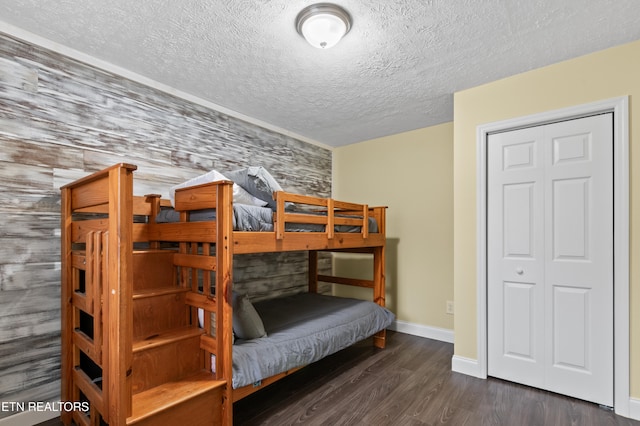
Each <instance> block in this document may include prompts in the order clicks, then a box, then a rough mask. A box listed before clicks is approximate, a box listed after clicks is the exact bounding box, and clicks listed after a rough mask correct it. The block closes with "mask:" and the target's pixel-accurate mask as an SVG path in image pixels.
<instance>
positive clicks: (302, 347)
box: [214, 293, 395, 389]
mask: <svg viewBox="0 0 640 426" xmlns="http://www.w3.org/2000/svg"><path fill="white" fill-rule="evenodd" d="M254 306H255V309H256V311H257V312H258V314H259V315H260V317H261V318H262V321H263V323H264V328H265V330H266V332H267V335H266V336H265V337H261V338H257V339H251V340H242V339H237V340H236V341H235V343H234V345H233V388H234V389H237V388H240V387H243V386H246V385H250V384H254V383H256V382H259V381H260V380H263V379H265V378H267V377H271V376H274V375H276V374H280V373H282V372H285V371H287V370H290V369H292V368H297V367H302V366H305V365H307V364H310V363H312V362H315V361H318V360H320V359H322V358H324V357H326V356H328V355H331V354H333V353H335V352H337V351H339V350H342V349H344V348H347V347H349V346H351V345H353V344H354V343H356V342H358V341H360V340H363V339H366V338H367V337H370V336H372V335H374V334H375V333H377V332H379V331H381V330H383V329H385V328H387V327H388V326H389V325H390V324H391V323H392V322H393V320H394V319H395V316H394V314H393V313H391V311H389V310H388V309H386V308H383V307H381V306H379V305H377V304H375V303H373V302H370V301H366V300H358V299H350V298H343V297H335V296H326V295H321V294H315V293H302V294H296V295H293V296H287V297H282V298H277V299H271V300H264V301H260V302H256V303H255V304H254ZM214 365H215V363H214Z"/></svg>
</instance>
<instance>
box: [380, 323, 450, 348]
mask: <svg viewBox="0 0 640 426" xmlns="http://www.w3.org/2000/svg"><path fill="white" fill-rule="evenodd" d="M389 330H393V331H398V332H400V333H405V334H411V335H413V336H419V337H425V338H427V339H433V340H439V341H441V342H447V343H453V330H449V329H446V328H438V327H429V326H427V325H420V324H413V323H410V322H406V321H398V320H396V321H394V322H393V323H392V324H391V325H390V326H389Z"/></svg>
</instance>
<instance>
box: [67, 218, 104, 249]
mask: <svg viewBox="0 0 640 426" xmlns="http://www.w3.org/2000/svg"><path fill="white" fill-rule="evenodd" d="M108 226H109V220H108V219H90V220H78V221H75V222H73V223H72V224H71V241H72V242H73V243H84V242H85V241H86V239H87V235H88V234H89V232H98V231H106V230H107V228H108Z"/></svg>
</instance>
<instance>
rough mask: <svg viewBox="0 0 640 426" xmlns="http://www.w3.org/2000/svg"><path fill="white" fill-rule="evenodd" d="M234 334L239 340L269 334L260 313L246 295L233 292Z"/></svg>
mask: <svg viewBox="0 0 640 426" xmlns="http://www.w3.org/2000/svg"><path fill="white" fill-rule="evenodd" d="M232 304H233V334H234V335H235V336H236V337H237V338H238V339H245V340H248V339H256V338H258V337H264V336H266V335H267V332H266V331H265V329H264V324H263V323H262V319H261V318H260V315H258V311H256V308H254V307H253V305H252V304H251V301H250V300H249V297H248V296H247V295H246V294H238V293H236V292H233V301H232Z"/></svg>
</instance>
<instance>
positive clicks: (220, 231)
mask: <svg viewBox="0 0 640 426" xmlns="http://www.w3.org/2000/svg"><path fill="white" fill-rule="evenodd" d="M135 170H136V166H134V165H131V164H124V163H122V164H116V165H114V166H112V167H109V168H107V169H105V170H103V171H100V172H97V173H94V174H92V175H90V176H87V177H85V178H82V179H79V180H77V181H75V182H72V183H70V184H68V185H65V186H63V187H62V188H61V204H62V224H61V228H62V232H61V235H62V241H61V251H62V287H61V293H62V367H61V368H62V400H64V401H88V402H89V406H90V411H89V412H86V413H84V412H77V411H76V412H68V413H62V420H63V422H64V423H65V424H70V423H71V422H74V423H76V424H80V425H99V424H110V425H125V424H126V425H133V424H135V425H153V424H172V423H176V424H177V423H180V422H182V421H183V420H184V418H185V416H188V418H189V422H190V424H203V425H205V424H206V425H210V424H223V425H231V424H232V420H233V418H232V416H233V402H234V401H237V400H239V399H241V398H244V397H245V396H247V395H249V394H251V393H253V392H255V391H257V390H260V389H262V388H264V387H265V386H268V385H269V384H271V383H273V382H275V381H277V380H279V379H281V378H283V377H285V376H287V375H289V374H291V373H293V372H294V371H297V370H298V369H299V368H302V367H303V366H304V365H305V364H308V363H310V362H314V361H315V360H317V359H319V358H321V357H323V356H326V355H327V354H329V353H332V352H335V351H336V350H339V349H341V348H343V347H346V346H348V345H350V344H352V343H354V342H355V341H358V340H361V339H364V338H366V337H369V336H373V344H374V345H375V346H376V347H378V348H384V346H385V328H386V327H387V326H388V325H389V323H390V322H391V321H392V320H393V315H392V314H391V313H390V312H388V311H387V310H386V309H384V308H383V307H384V305H385V240H386V238H385V210H386V208H385V207H373V208H370V207H368V206H367V205H362V204H355V203H347V202H341V201H336V200H333V199H330V198H318V197H310V196H304V195H298V194H291V193H287V192H284V191H278V192H276V193H275V194H273V205H272V207H273V210H272V216H271V217H272V221H271V223H272V226H271V227H270V228H269V230H266V231H265V230H261V231H251V230H249V231H248V230H242V229H243V228H242V227H241V226H239V223H238V222H239V220H238V218H237V216H236V215H237V213H236V212H235V211H234V203H233V196H234V183H233V182H232V181H229V180H218V181H215V182H210V183H204V184H199V185H195V186H190V187H184V188H179V189H177V190H176V191H175V200H174V202H173V204H174V207H175V212H177V213H172V215H173V219H170V220H167V219H166V214H163V211H165V212H166V211H167V208H168V207H169V204H170V203H169V202H168V201H165V200H163V199H161V197H160V196H159V195H146V196H134V194H133V173H134V171H135ZM299 205H304V206H306V207H307V208H306V209H302V210H297V209H294V208H292V206H299ZM235 207H236V209H237V208H238V206H235ZM202 212H215V214H214V215H213V216H211V215H210V213H206V214H205V216H204V217H203V216H199V215H200V214H201V213H202ZM207 215H208V216H207ZM160 218H163V219H162V220H160ZM234 226H235V227H234ZM300 226H302V227H303V229H302V231H304V232H299V231H301V229H297V228H299V227H300ZM293 229H295V231H294V230H293ZM281 251H307V252H308V259H309V262H308V276H309V282H308V294H307V293H305V294H302V295H295V296H291V298H290V299H289V300H287V299H281V300H277V301H274V302H275V305H274V304H269V303H267V302H266V301H265V302H264V303H263V302H259V303H256V304H255V306H254V305H252V304H251V303H250V301H248V300H247V298H246V297H244V296H243V295H239V294H236V293H234V291H233V288H232V282H233V277H232V275H233V258H234V255H241V254H248V253H264V252H281ZM323 251H329V252H353V253H367V254H370V255H372V257H373V279H370V280H367V279H354V278H345V277H336V276H329V275H323V274H320V273H319V269H318V253H319V252H323ZM319 282H327V283H334V284H343V285H352V286H358V287H366V288H370V289H371V290H372V301H370V302H369V301H359V300H353V299H342V298H335V297H332V296H326V295H320V294H317V293H318V283H319ZM310 301H311V304H310V305H309V304H307V303H308V302H310ZM335 301H337V302H338V304H337V305H335V304H334V302H335ZM310 306H315V307H317V309H316V310H315V311H314V310H313V309H312V308H311V307H310ZM314 309H315V308H314ZM244 311H248V312H249V319H254V320H255V318H256V317H255V316H256V315H257V318H260V320H261V321H262V324H261V325H262V326H263V327H264V331H263V330H261V329H260V327H258V330H257V333H258V335H257V336H256V337H258V338H255V339H251V338H250V337H253V336H249V338H247V337H246V336H240V338H238V339H235V340H236V341H235V344H234V316H237V315H239V314H240V312H244ZM360 311H362V313H358V312H360ZM283 312H287V314H288V315H287V316H283V315H282V313H283ZM345 312H346V313H348V314H352V315H351V316H352V317H353V318H349V319H345V318H344V317H343V316H341V315H342V314H344V313H345ZM353 314H354V315H353ZM291 318H297V319H302V320H303V321H294V322H292V321H291ZM327 318H333V320H334V321H335V322H334V324H333V325H329V326H327V325H326V324H325V325H321V324H323V322H322V321H325V320H326V319H327ZM351 321H353V322H354V324H355V325H353V326H352V327H351V328H348V329H346V330H347V331H346V332H345V331H344V330H343V332H342V334H341V336H342V337H341V339H342V340H340V339H339V340H340V342H339V343H338V344H337V345H333V346H331V345H330V346H328V347H327V346H319V347H312V346H313V343H309V342H307V343H298V344H300V345H303V346H301V347H297V348H293V350H291V349H289V353H297V354H304V355H305V356H302V357H293V358H296V359H294V360H293V361H291V359H290V360H289V361H290V362H285V363H282V362H281V363H280V364H278V362H279V361H274V362H273V363H271V364H278V365H276V366H275V367H274V366H273V365H267V366H266V367H265V368H266V370H264V369H263V370H260V368H259V367H255V368H254V367H252V365H254V364H253V363H252V362H251V360H252V359H253V360H255V359H256V358H264V357H263V356H262V355H263V354H265V353H266V352H268V351H272V352H278V350H280V349H282V347H283V342H285V341H289V340H291V333H293V332H296V331H300V329H301V328H302V329H304V330H303V335H304V334H307V335H309V334H311V335H313V337H312V338H311V340H312V341H322V340H325V341H335V340H336V339H335V337H331V338H328V339H327V338H325V339H321V338H318V336H322V335H325V334H326V333H327V332H328V330H329V329H331V328H337V329H340V328H344V324H345V323H347V322H351ZM236 323H237V321H236ZM309 325H311V329H309ZM253 326H255V323H254V324H253ZM251 327H252V326H250V328H251ZM254 332H255V330H254ZM314 333H315V334H314ZM265 334H266V336H265ZM339 334H340V333H339ZM260 336H263V337H260ZM345 336H346V337H345ZM259 344H263V346H259ZM264 345H266V346H264ZM265 347H266V349H265ZM269 348H270V349H269ZM256 354H260V356H256ZM284 358H287V356H285V357H284ZM288 358H292V357H291V356H289V357H288ZM280 359H283V357H280ZM234 364H235V367H236V370H235V371H234ZM267 364H269V363H267ZM242 365H249V367H245V368H241V367H242ZM238 368H240V370H238ZM247 372H249V373H247Z"/></svg>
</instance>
